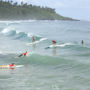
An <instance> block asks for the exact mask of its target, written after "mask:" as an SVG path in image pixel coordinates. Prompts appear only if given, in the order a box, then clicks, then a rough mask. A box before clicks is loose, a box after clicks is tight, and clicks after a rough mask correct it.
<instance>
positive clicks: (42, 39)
mask: <svg viewBox="0 0 90 90" xmlns="http://www.w3.org/2000/svg"><path fill="white" fill-rule="evenodd" d="M44 40H47V38H41V39H40V40H39V41H35V42H32V43H27V44H26V45H33V44H37V43H39V42H41V41H44Z"/></svg>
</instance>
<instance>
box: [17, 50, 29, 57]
mask: <svg viewBox="0 0 90 90" xmlns="http://www.w3.org/2000/svg"><path fill="white" fill-rule="evenodd" d="M27 54H28V52H27V51H26V52H25V53H22V54H20V55H19V56H16V58H18V57H21V56H26V55H27Z"/></svg>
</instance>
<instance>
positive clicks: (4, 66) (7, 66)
mask: <svg viewBox="0 0 90 90" xmlns="http://www.w3.org/2000/svg"><path fill="white" fill-rule="evenodd" d="M14 67H16V65H15V64H14V63H12V64H10V65H1V66H0V68H14Z"/></svg>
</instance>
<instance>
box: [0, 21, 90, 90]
mask: <svg viewBox="0 0 90 90" xmlns="http://www.w3.org/2000/svg"><path fill="white" fill-rule="evenodd" d="M33 36H34V37H35V38H36V41H35V42H33V41H32V37H33ZM52 40H56V42H57V43H56V46H55V47H53V46H52ZM82 40H83V42H84V43H83V44H82V43H81V42H82ZM26 51H28V52H29V54H28V55H27V56H25V57H19V58H16V56H18V55H20V54H21V53H24V52H26ZM11 63H15V64H16V65H21V66H22V67H16V68H14V69H8V68H0V90H12V89H13V90H90V22H88V21H58V20H55V21H54V20H51V21H48V20H44V21H42V20H39V21H37V20H24V21H23V20H20V21H0V65H9V64H11Z"/></svg>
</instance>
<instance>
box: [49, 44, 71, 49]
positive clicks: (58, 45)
mask: <svg viewBox="0 0 90 90" xmlns="http://www.w3.org/2000/svg"><path fill="white" fill-rule="evenodd" d="M69 45H72V44H71V43H65V44H56V45H50V46H49V47H50V48H52V47H65V46H69Z"/></svg>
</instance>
